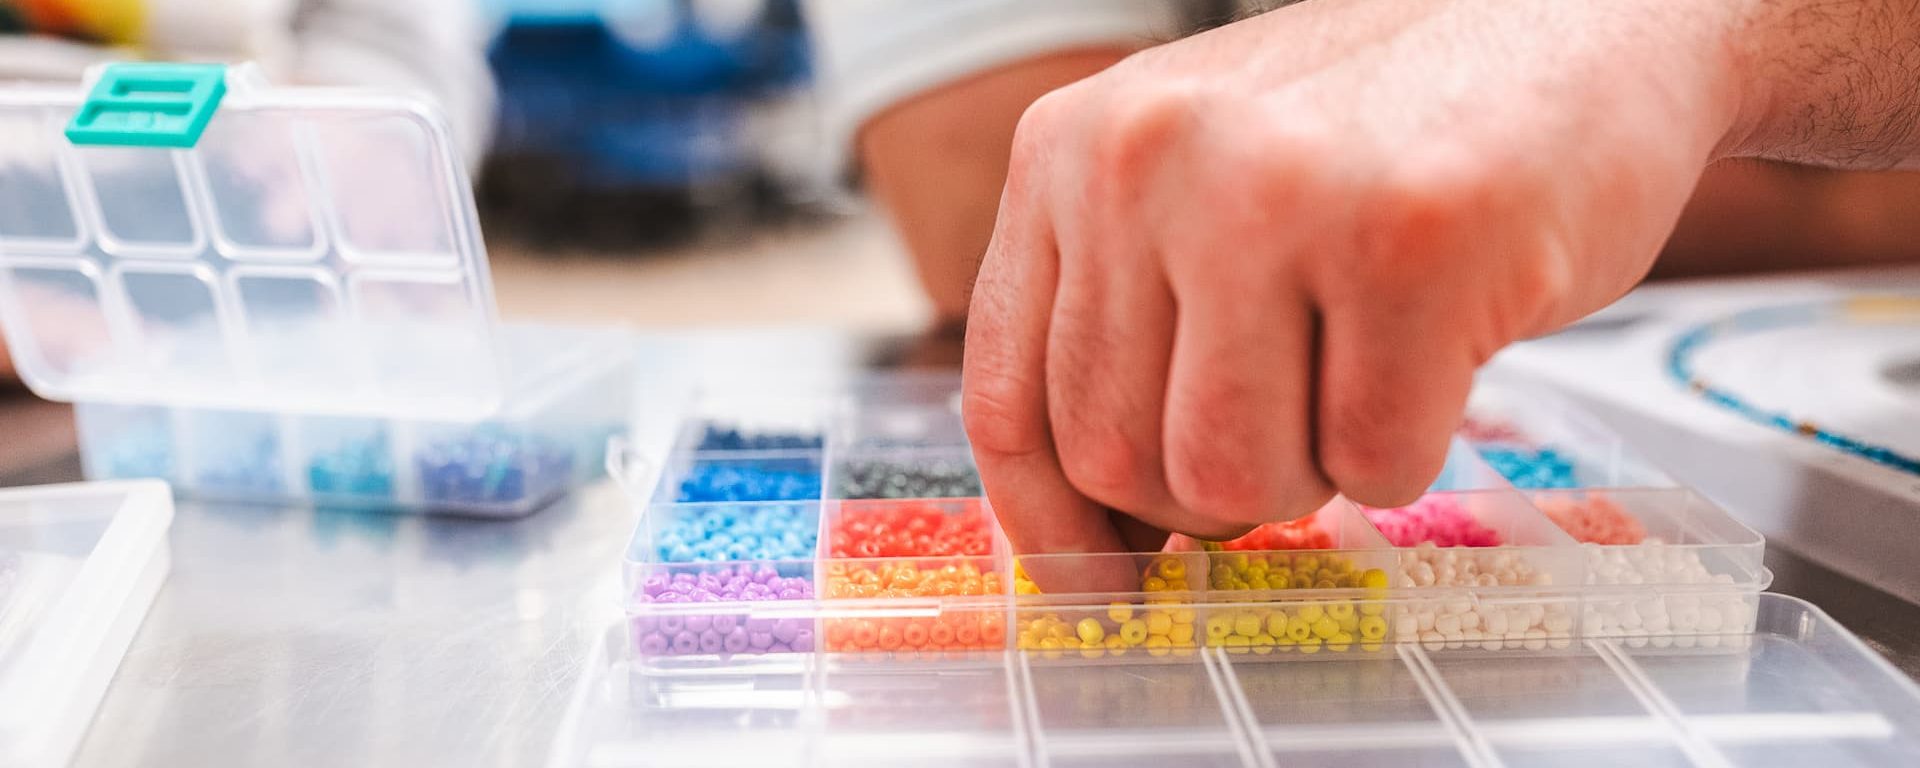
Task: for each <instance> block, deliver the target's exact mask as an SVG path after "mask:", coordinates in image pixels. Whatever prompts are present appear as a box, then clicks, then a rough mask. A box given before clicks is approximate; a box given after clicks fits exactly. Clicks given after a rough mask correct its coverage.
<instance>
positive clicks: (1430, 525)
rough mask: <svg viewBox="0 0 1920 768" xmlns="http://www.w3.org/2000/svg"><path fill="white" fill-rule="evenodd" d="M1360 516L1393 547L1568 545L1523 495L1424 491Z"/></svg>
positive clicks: (1368, 508) (1503, 492) (1506, 492)
mask: <svg viewBox="0 0 1920 768" xmlns="http://www.w3.org/2000/svg"><path fill="white" fill-rule="evenodd" d="M1361 513H1362V514H1364V515H1365V516H1366V518H1367V521H1368V522H1370V523H1373V526H1374V527H1375V528H1377V529H1379V531H1380V534H1381V535H1382V536H1385V537H1386V539H1387V541H1388V542H1389V543H1391V544H1393V546H1396V547H1413V546H1416V545H1426V546H1428V547H1440V548H1449V547H1500V546H1530V547H1565V546H1569V545H1571V544H1572V543H1573V539H1571V538H1570V537H1568V536H1567V534H1566V533H1564V532H1562V531H1561V530H1560V529H1559V527H1557V526H1555V525H1554V524H1553V522H1552V521H1550V520H1548V519H1547V518H1546V517H1544V516H1543V515H1541V514H1540V512H1539V511H1537V510H1535V509H1534V508H1533V505H1531V504H1530V503H1528V501H1527V499H1526V497H1525V496H1522V495H1520V494H1519V493H1516V492H1513V491H1460V492H1443V493H1429V494H1426V495H1424V496H1421V497H1420V498H1419V500H1417V501H1415V502H1414V503H1412V504H1409V505H1407V506H1404V507H1393V508H1389V509H1378V508H1373V507H1363V508H1362V510H1361ZM1422 586H1425V585H1422Z"/></svg>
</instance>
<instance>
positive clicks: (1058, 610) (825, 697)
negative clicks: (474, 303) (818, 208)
mask: <svg viewBox="0 0 1920 768" xmlns="http://www.w3.org/2000/svg"><path fill="white" fill-rule="evenodd" d="M955 390H957V381H956V380H954V379H952V378H946V379H944V380H943V379H938V378H934V379H929V378H926V377H913V378H909V379H904V380H895V379H888V378H884V377H882V378H875V379H872V380H868V381H862V382H858V383H856V384H854V385H851V386H847V387H843V388H839V389H836V390H833V391H828V392H821V393H816V394H812V395H803V396H796V395H794V394H792V393H783V394H780V395H773V396H768V397H763V398H755V397H752V396H747V395H742V394H740V393H733V392H716V393H710V394H709V395H708V396H706V397H703V398H701V399H700V400H699V401H698V402H697V403H696V404H695V405H694V407H693V408H692V409H690V411H689V412H688V414H687V415H686V416H685V422H686V423H685V424H684V425H683V427H682V429H680V431H679V438H678V440H677V442H676V447H675V448H673V449H672V450H671V451H670V452H669V453H668V454H667V455H666V457H665V458H664V460H662V461H659V462H657V463H655V464H653V466H655V467H657V469H658V471H657V476H655V477H652V478H648V477H646V476H645V474H644V473H641V474H636V475H633V476H629V477H627V478H626V480H627V482H628V483H629V490H630V496H631V498H632V499H633V501H634V503H635V504H636V505H638V506H640V507H641V509H642V513H641V520H640V523H639V525H638V526H637V528H636V531H635V534H634V538H633V540H632V542H631V544H630V546H629V549H628V553H627V557H626V562H625V565H624V569H625V571H624V573H625V578H624V585H625V588H624V589H625V591H624V592H623V594H624V595H625V596H626V597H625V599H624V612H625V619H624V620H622V621H621V622H620V623H619V624H618V625H616V626H614V627H610V628H609V630H608V632H607V634H606V637H605V639H604V644H605V647H604V649H603V653H602V654H601V655H600V656H598V657H596V659H594V660H593V661H591V662H590V663H589V668H588V670H587V674H586V676H585V677H584V679H583V683H582V687H581V689H580V691H579V692H578V696H577V700H576V701H575V702H574V706H573V709H572V713H571V715H570V718H569V721H568V723H569V725H568V727H567V729H566V730H565V731H564V733H563V737H562V738H561V740H560V741H559V742H558V743H557V744H556V747H555V751H554V762H555V764H557V765H689V764H698V765H756V766H757V765H848V764H900V765H1021V766H1026V765H1095V764H1099V765H1142V766H1146V765H1168V764H1180V765H1252V766H1274V765H1339V766H1352V765H1470V766H1489V765H1533V764H1542V765H1580V764H1593V765H1621V764H1632V765H1641V764H1647V765H1706V766H1720V765H1775V764H1794V765H1799V764H1804V763H1805V762H1807V761H1809V760H1818V761H1824V762H1831V763H1834V764H1842V765H1884V764H1906V763H1911V762H1914V761H1915V760H1916V759H1920V691H1916V688H1915V687H1914V685H1913V684H1912V683H1911V682H1909V681H1908V680H1906V679H1905V678H1904V677H1901V676H1899V675H1898V674H1897V673H1895V672H1894V671H1893V670H1892V668H1891V667H1890V666H1888V665H1887V664H1886V663H1885V662H1884V661H1883V660H1881V659H1879V658H1878V657H1876V656H1874V655H1873V654H1872V653H1871V652H1870V651H1868V650H1866V649H1865V648H1864V647H1863V646H1861V645H1860V644H1859V643H1858V642H1857V640H1855V639H1854V638H1852V637H1851V636H1850V635H1848V634H1847V633H1846V631H1845V630H1844V629H1841V628H1839V627H1838V626H1836V625H1834V624H1833V623H1832V622H1831V621H1830V620H1828V619H1826V618H1825V617H1824V616H1823V615H1821V614H1820V613H1819V612H1818V610H1817V609H1814V608H1812V607H1810V606H1808V605H1806V604H1804V603H1801V602H1799V601H1796V600H1793V599H1790V598H1783V597H1779V596H1776V595H1771V594H1767V593H1765V591H1764V590H1765V589H1766V588H1767V586H1768V585H1769V583H1770V581H1771V574H1769V573H1768V572H1767V570H1766V569H1765V568H1764V567H1763V565H1762V555H1763V553H1764V547H1765V543H1764V541H1763V539H1762V538H1761V537H1760V536H1759V535H1758V534H1757V533H1755V532H1754V531H1752V530H1751V529H1749V528H1747V527H1746V526H1744V525H1742V524H1740V523H1739V522H1738V521H1737V520H1735V519H1733V518H1732V517H1731V516H1729V515H1728V514H1727V513H1726V512H1725V511H1724V510H1721V509H1720V508H1718V507H1717V506H1715V505H1714V504H1713V503H1711V502H1710V501H1708V500H1707V499H1705V498H1703V497H1701V496H1700V495H1698V494H1696V493H1695V492H1693V491H1691V490H1689V489H1686V488H1682V487H1676V486H1674V485H1672V484H1671V483H1670V482H1662V483H1658V484H1655V485H1652V486H1649V487H1594V486H1583V485H1578V482H1577V481H1578V480H1580V479H1583V478H1589V477H1605V476H1607V475H1605V474H1604V473H1599V474H1596V473H1593V472H1577V473H1575V474H1574V478H1575V482H1574V483H1573V484H1574V485H1576V487H1570V488H1516V487H1514V486H1513V485H1512V484H1510V483H1507V482H1506V481H1505V480H1504V479H1503V478H1501V476H1500V475H1499V473H1497V472H1490V471H1489V470H1488V469H1487V467H1485V466H1484V465H1483V464H1479V453H1478V451H1477V450H1475V449H1474V448H1473V447H1471V446H1470V444H1469V441H1468V440H1466V439H1463V440H1461V441H1456V444H1455V451H1454V453H1455V455H1454V456H1451V457H1450V460H1449V468H1450V469H1449V473H1448V475H1449V477H1443V478H1442V482H1441V483H1438V484H1436V486H1435V488H1434V489H1433V490H1431V491H1429V492H1428V493H1427V494H1426V495H1425V496H1424V497H1422V498H1421V499H1420V500H1419V501H1417V502H1415V503H1414V504H1412V505H1409V506H1408V507H1404V508H1400V509H1394V510H1378V509H1368V508H1362V507H1360V506H1358V505H1355V504H1353V503H1351V502H1348V501H1346V500H1344V499H1335V500H1334V501H1333V502H1331V503H1329V504H1328V505H1327V506H1326V507H1324V508H1322V509H1321V510H1319V511H1317V512H1315V513H1314V514H1313V515H1311V516H1309V517H1308V518H1305V519H1303V520H1301V521H1296V522H1293V523H1285V524H1274V525H1269V526H1263V527H1262V528H1261V529H1258V530H1256V531H1254V532H1253V533H1251V534H1249V535H1247V536H1245V537H1242V538H1241V539H1236V540H1234V541H1231V542H1217V543H1215V542H1199V541H1193V540H1190V539H1185V538H1183V537H1176V538H1175V540H1174V541H1173V542H1171V543H1170V544H1169V546H1168V547H1167V548H1166V549H1165V550H1163V551H1159V552H1142V553H1132V554H1109V555H1024V556H1016V555H1015V554H1014V553H1013V551H1012V549H1011V547H1010V546H1009V545H1008V544H1007V543H1006V541H1005V539H1004V536H1002V535H1001V534H1000V532H999V530H998V528H997V523H996V522H995V520H994V516H993V510H992V508H991V505H990V504H988V503H987V502H986V500H985V499H984V498H981V497H979V496H978V495H977V491H974V490H973V488H974V487H976V486H975V485H970V484H969V478H968V475H969V474H970V473H972V472H973V466H972V463H971V460H970V458H969V455H968V452H967V450H966V444H965V439H964V432H963V431H962V430H960V429H959V427H958V418H959V415H958V408H957V402H956V399H955V398H954V397H953V392H954V391H955ZM1532 395H1533V393H1532V392H1531V391H1529V390H1526V389H1524V388H1514V389H1509V390H1505V391H1503V392H1501V393H1500V398H1499V399H1500V402H1502V403H1504V404H1506V405H1507V406H1508V410H1506V411H1501V412H1499V413H1518V412H1520V411H1519V410H1514V409H1515V408H1520V407H1522V406H1524V405H1525V402H1526V400H1525V399H1526V398H1529V397H1531V396H1532ZM1476 418H1478V419H1479V420H1480V421H1481V423H1480V424H1479V425H1478V427H1476V429H1477V428H1480V427H1489V428H1490V427H1501V428H1503V429H1505V430H1506V431H1505V433H1504V434H1513V435H1525V436H1526V437H1527V439H1528V440H1529V441H1531V442H1529V443H1528V444H1529V445H1533V446H1536V447H1538V446H1547V445H1552V442H1551V441H1553V440H1558V439H1564V438H1565V435H1568V434H1572V433H1567V432H1549V431H1546V430H1545V429H1543V428H1542V427H1541V426H1540V425H1539V424H1536V423H1531V422H1529V423H1527V424H1525V425H1522V424H1506V425H1500V424H1492V423H1491V421H1492V420H1493V419H1495V418H1496V415H1495V414H1494V412H1491V411H1489V410H1487V409H1485V408H1482V409H1481V410H1479V411H1478V412H1477V415H1476ZM1523 426H1524V427H1525V429H1522V427H1523ZM1587 426H1589V427H1593V426H1597V425H1594V424H1591V423H1588V424H1587ZM1588 434H1589V435H1590V436H1599V437H1600V438H1602V439H1604V433H1588ZM1470 437H1474V429H1469V430H1467V434H1464V435H1463V438H1470ZM1561 452H1562V455H1564V456H1572V457H1576V458H1583V459H1584V458H1585V457H1589V456H1595V455H1605V456H1614V457H1618V458H1619V459H1620V460H1621V461H1622V462H1627V463H1632V462H1637V461H1638V459H1636V458H1634V457H1633V456H1632V455H1631V451H1630V450H1629V449H1627V448H1626V446H1624V445H1610V446H1609V447H1608V448H1607V452H1606V453H1604V454H1594V453H1591V452H1590V451H1589V450H1588V447H1585V446H1567V447H1565V448H1563V449H1561ZM1589 463H1591V462H1589ZM1625 465H1626V464H1621V466H1625ZM889 475H901V476H904V477H905V478H906V479H905V480H904V481H895V480H893V479H889V477H888V476H889ZM1638 476H1643V475H1636V477H1638ZM1644 476H1646V477H1654V476H1652V475H1644ZM1489 477H1491V478H1493V480H1492V481H1489V480H1488V478H1489ZM1658 477H1664V476H1658ZM850 478H851V479H850ZM1450 479H1451V481H1452V482H1449V480H1450ZM972 482H973V483H976V484H977V477H976V478H972ZM1455 486H1466V487H1455ZM1089 574H1101V577H1100V579H1101V581H1100V583H1101V584H1104V585H1109V586H1108V587H1100V588H1097V591H1080V592H1075V591H1065V590H1063V589H1060V588H1058V587H1056V589H1055V591H1053V592H1046V591H1043V590H1041V589H1040V587H1039V586H1038V583H1036V582H1042V583H1046V584H1050V585H1078V584H1083V583H1092V581H1093V577H1091V576H1089ZM1116 574H1117V575H1118V576H1117V578H1119V579H1121V580H1123V581H1124V588H1123V589H1118V590H1115V589H1112V588H1110V585H1112V584H1114V583H1115V582H1114V581H1113V578H1114V577H1115V575H1116ZM1030 577H1032V578H1030ZM1069 588H1070V589H1071V588H1078V587H1074V586H1069Z"/></svg>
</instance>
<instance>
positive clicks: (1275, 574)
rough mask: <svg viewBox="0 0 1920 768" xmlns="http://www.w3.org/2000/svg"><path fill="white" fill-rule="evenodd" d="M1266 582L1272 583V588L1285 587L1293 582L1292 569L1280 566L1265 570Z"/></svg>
mask: <svg viewBox="0 0 1920 768" xmlns="http://www.w3.org/2000/svg"><path fill="white" fill-rule="evenodd" d="M1267 583H1268V584H1272V585H1273V588H1274V589H1286V588H1287V587H1288V586H1289V585H1291V584H1292V583H1293V569H1292V568H1288V567H1286V566H1281V567H1279V568H1275V569H1273V570H1270V571H1267Z"/></svg>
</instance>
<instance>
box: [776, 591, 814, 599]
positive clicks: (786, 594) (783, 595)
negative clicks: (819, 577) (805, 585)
mask: <svg viewBox="0 0 1920 768" xmlns="http://www.w3.org/2000/svg"><path fill="white" fill-rule="evenodd" d="M807 597H808V595H807V593H806V592H805V591H804V590H798V589H783V590H780V599H782V600H805V599H807Z"/></svg>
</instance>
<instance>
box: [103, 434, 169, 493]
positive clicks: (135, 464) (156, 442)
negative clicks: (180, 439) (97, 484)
mask: <svg viewBox="0 0 1920 768" xmlns="http://www.w3.org/2000/svg"><path fill="white" fill-rule="evenodd" d="M171 443H172V437H171V436H170V435H169V434H168V432H167V427H166V424H164V423H162V422H160V421H157V420H141V421H139V422H137V423H135V424H131V425H128V426H127V427H126V428H124V429H121V430H119V431H118V432H116V433H114V436H113V439H112V440H111V441H110V442H108V443H107V448H106V449H105V450H104V451H103V452H102V454H103V455H102V456H100V457H99V463H100V464H101V465H102V466H103V467H104V469H105V474H106V476H107V477H110V478H135V477H157V478H161V479H168V478H171V477H173V450H172V448H171V447H170V445H171Z"/></svg>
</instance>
